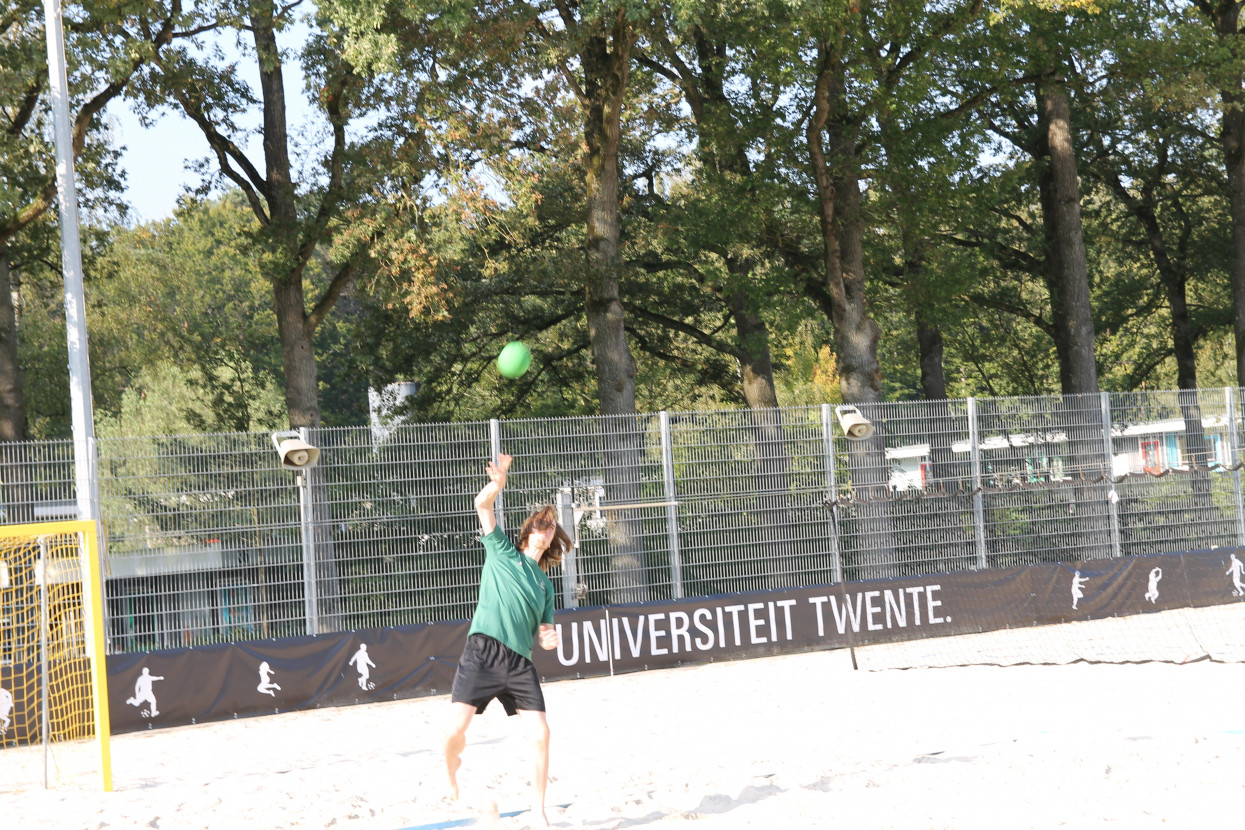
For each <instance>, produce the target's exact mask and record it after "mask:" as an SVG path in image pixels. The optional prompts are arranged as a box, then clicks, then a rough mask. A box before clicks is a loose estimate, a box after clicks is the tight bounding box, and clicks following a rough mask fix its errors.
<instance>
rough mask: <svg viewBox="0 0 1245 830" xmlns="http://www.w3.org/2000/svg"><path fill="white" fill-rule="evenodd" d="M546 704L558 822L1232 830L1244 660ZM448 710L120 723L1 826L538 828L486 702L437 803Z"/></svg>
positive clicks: (613, 687)
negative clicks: (109, 784)
mask: <svg viewBox="0 0 1245 830" xmlns="http://www.w3.org/2000/svg"><path fill="white" fill-rule="evenodd" d="M862 657H866V658H867V654H862ZM862 662H863V663H864V664H867V662H868V661H867V659H866V660H863V661H862ZM546 696H547V698H548V703H549V722H550V727H551V729H552V732H553V742H552V761H551V769H550V774H551V781H550V784H549V791H548V803H549V804H550V805H566V806H551V807H550V809H549V811H548V813H549V818H550V821H551V823H552V825H553V826H555V827H563V828H580V827H582V828H599V829H600V830H614V829H615V828H624V827H645V826H650V825H656V826H683V825H684V824H686V823H687V822H695V826H696V827H712V828H730V827H756V828H762V827H764V828H775V827H832V826H836V827H837V826H849V827H878V828H881V827H887V828H890V827H893V828H944V827H946V828H976V827H981V828H986V827H991V828H997V827H1004V826H1005V827H1034V828H1044V827H1090V826H1094V827H1097V826H1104V825H1105V826H1119V827H1130V828H1138V827H1159V826H1163V827H1212V826H1227V825H1231V824H1235V823H1237V822H1239V820H1240V819H1239V815H1240V809H1241V804H1242V798H1243V797H1245V773H1243V772H1242V770H1245V664H1240V663H1218V662H1211V661H1200V662H1195V663H1189V664H1185V665H1179V664H1172V663H1142V664H1088V663H1073V664H1070V665H1056V666H1050V665H1043V666H1032V665H1018V666H1008V667H997V666H970V667H961V668H922V669H911V670H895V669H891V670H882V671H869V670H861V671H855V670H853V669H852V666H851V661H850V658H849V656H848V653H847V652H845V651H831V652H812V653H806V654H797V655H788V656H782V657H772V658H764V659H756V660H743V661H734V662H725V663H713V664H707V665H700V666H690V667H683V668H678V669H669V670H663V671H652V672H644V673H636V674H628V675H619V676H616V677H612V678H596V679H586V680H575V681H564V682H559V683H550V684H547V685H546ZM448 705H449V704H448V697H447V696H438V697H431V698H420V699H416V700H408V701H398V702H392V703H384V704H373V705H369V706H355V707H344V708H333V709H321V710H315V711H309V712H300V713H293V714H286V715H274V716H270V717H261V718H250V719H242V720H236V721H228V722H223V723H214V724H202V725H196V726H189V727H181V728H173V729H164V730H152V731H149V732H143V733H134V734H127V735H120V736H116V737H115V738H114V739H113V742H112V751H113V770H114V781H115V790H116V791H115V792H113V793H100V792H97V791H95V790H94V788H93V786H94V782H93V781H92V780H91V779H90V778H89V777H85V776H77V775H74V774H73V773H71V772H68V771H63V772H62V779H63V780H61V781H60V782H59V783H58V788H57V789H54V790H46V791H45V790H43V789H42V788H41V787H40V786H28V787H25V788H23V789H18V790H13V789H12V788H11V785H9V784H7V783H6V784H5V785H4V788H6V791H4V792H3V793H0V797H3V800H4V803H5V808H4V812H5V816H6V821H5V822H4V824H5V826H6V827H8V826H12V827H33V826H43V827H56V828H90V830H95V828H104V827H109V828H130V827H139V828H141V827H153V828H164V829H165V830H168V828H222V827H229V828H266V829H267V828H312V827H315V828H319V827H325V828H327V827H333V828H369V830H405V828H421V830H440V828H449V827H459V826H496V827H503V828H515V830H518V828H525V827H531V826H533V824H532V815H531V813H530V812H524V813H519V814H518V815H513V816H505V817H497V816H495V812H494V811H500V812H501V813H503V814H504V813H513V812H515V811H519V810H523V809H524V808H526V807H528V806H529V797H528V769H529V761H528V758H529V750H528V745H527V742H526V738H525V737H524V735H523V731H522V729H521V728H520V726H519V724H518V723H517V722H515V721H512V720H508V719H507V718H506V717H505V716H504V713H503V712H502V710H501V708H500V707H499V706H497V705H496V704H495V705H494V706H493V707H490V709H489V710H488V711H487V712H486V713H485V714H484V715H481V716H478V717H477V718H476V719H475V721H474V722H473V724H472V728H471V731H470V733H469V735H468V745H467V749H466V751H465V753H464V755H463V760H464V766H463V769H462V771H461V773H460V783H461V785H462V787H463V801H462V802H461V803H458V804H455V803H451V802H448V801H447V800H446V799H445V798H444V794H443V793H444V775H443V772H442V769H441V758H440V754H439V740H440V735H441V732H442V730H443V724H444V719H445V717H446V715H447V709H448ZM21 752H28V750H22V751H21ZM17 757H19V756H18V755H17V754H16V753H15V752H14V751H13V750H7V751H5V752H4V753H0V765H3V764H5V763H6V762H9V761H12V760H13V759H14V758H17ZM9 778H10V776H6V779H9ZM10 817H15V818H16V819H17V821H16V822H15V823H13V824H10V823H9V821H8V818H10Z"/></svg>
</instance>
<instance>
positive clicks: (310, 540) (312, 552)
mask: <svg viewBox="0 0 1245 830" xmlns="http://www.w3.org/2000/svg"><path fill="white" fill-rule="evenodd" d="M298 435H299V438H301V439H302V440H303V441H304V442H307V441H309V439H310V437H311V435H310V433H309V432H308V430H307V428H306V427H300V428H299V430H298ZM310 472H311V471H310V470H299V471H298V472H296V473H294V484H295V486H296V487H298V524H299V530H300V534H301V537H302V542H303V605H304V606H305V607H306V609H307V633H308V634H310V635H312V636H313V637H314V636H315V635H317V634H319V633H320V598H319V588H318V587H317V585H318V583H317V582H316V577H317V574H316V537H315V528H314V527H312V509H313V508H312V504H311V476H310Z"/></svg>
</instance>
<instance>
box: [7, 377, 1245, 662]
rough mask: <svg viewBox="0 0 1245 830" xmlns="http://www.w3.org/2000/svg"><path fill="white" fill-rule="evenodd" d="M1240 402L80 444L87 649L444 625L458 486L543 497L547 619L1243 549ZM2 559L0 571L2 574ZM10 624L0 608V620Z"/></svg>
mask: <svg viewBox="0 0 1245 830" xmlns="http://www.w3.org/2000/svg"><path fill="white" fill-rule="evenodd" d="M1240 393H1241V390H1239V389H1233V388H1225V389H1212V390H1200V391H1197V392H1194V391H1187V392H1134V393H1123V394H1108V393H1102V394H1101V395H1082V396H1060V397H1034V398H977V399H974V398H969V399H962V400H946V401H918V402H899V403H883V404H875V405H868V406H862V407H860V411H861V414H862V415H863V416H864V417H865V418H867V419H868V420H869V421H870V422H871V423H872V424H873V426H874V427H875V431H874V433H873V435H872V436H871V437H870V438H868V439H866V440H848V439H847V438H845V436H844V433H843V431H842V429H841V425H840V423H839V421H838V419H837V418H836V413H835V409H834V408H833V407H831V406H828V405H827V406H820V407H802V408H790V409H780V410H765V411H756V410H739V411H735V410H733V411H716V412H685V413H667V412H659V413H652V414H642V415H638V416H635V417H623V416H613V417H591V418H547V419H539V420H513V421H499V420H494V421H483V422H471V423H450V424H411V425H392V424H390V425H386V426H385V427H384V428H376V427H358V428H332V429H320V430H313V431H304V437H305V439H306V440H308V441H309V442H310V443H312V444H315V445H317V446H319V447H320V448H321V449H322V455H321V458H320V463H319V465H318V466H316V467H313V468H310V469H309V470H304V471H297V472H291V471H287V470H283V469H281V468H280V467H279V464H278V459H277V455H276V453H275V452H274V451H273V443H272V441H271V437H270V435H269V434H267V433H246V434H215V435H176V436H155V437H141V438H111V439H101V440H100V441H99V444H98V448H99V491H100V510H101V517H102V522H103V527H104V531H105V536H106V554H105V561H104V573H105V575H106V576H105V578H106V585H107V598H108V605H107V609H106V615H107V623H106V624H107V628H108V631H109V635H110V636H109V643H108V648H109V650H110V652H111V653H126V652H143V651H149V650H154V649H161V648H176V647H183V646H188V645H200V644H207V643H215V642H230V641H244V640H256V639H266V638H272V637H283V636H291V635H303V634H316V633H321V632H328V631H340V630H356V629H363V628H377V627H384V626H392V625H401V624H407V623H418V622H430V621H436V620H448V619H461V618H465V617H467V616H469V615H470V614H471V611H472V609H473V608H474V605H475V600H476V586H477V576H478V573H479V569H480V567H481V565H482V561H483V548H482V547H481V545H480V544H479V531H478V521H477V519H476V516H475V511H474V508H473V505H472V499H473V497H474V495H475V493H476V492H478V491H479V489H480V487H481V486H482V485H483V484H484V483H485V481H486V478H485V475H484V464H485V461H486V460H487V459H489V458H492V457H495V456H496V455H497V453H499V452H506V453H509V454H510V455H513V456H514V457H515V462H514V466H513V467H512V470H511V473H510V477H509V485H508V487H507V488H506V490H505V492H504V493H503V495H502V497H501V500H500V501H499V508H500V509H499V516H500V519H501V523H502V525H503V527H505V528H506V529H508V530H510V531H511V532H512V533H513V532H514V531H515V530H517V528H518V525H519V524H520V523H521V522H522V520H523V519H524V517H525V516H526V515H527V513H528V511H529V510H530V508H532V507H533V506H535V505H538V504H554V505H555V506H557V508H558V511H559V513H560V515H561V516H562V522H563V525H564V526H566V527H567V528H568V529H570V530H573V536H574V538H575V541H576V548H575V550H574V551H573V553H572V554H571V555H569V556H567V557H566V559H565V560H564V562H563V564H562V566H560V567H559V568H558V569H557V570H556V571H555V572H554V573H553V574H552V577H553V579H554V582H555V584H557V585H560V586H561V589H562V591H561V597H560V599H559V607H562V608H569V607H576V606H588V605H599V604H604V603H627V602H644V601H650V600H660V599H671V598H682V597H697V596H709V595H715V594H723V593H733V592H739V591H747V590H755V589H765V588H783V587H793V586H798V585H818V584H830V583H835V582H839V581H842V580H848V581H857V580H865V579H877V578H886V577H895V576H914V575H922V574H933V573H944V572H951V571H960V570H967V569H983V568H999V567H1009V566H1013V565H1022V564H1030V563H1036V562H1049V561H1067V560H1085V559H1094V558H1111V557H1121V556H1138V555H1145V554H1153V553H1163V552H1172V551H1187V550H1198V549H1205V548H1211V547H1215V546H1236V545H1245V510H1243V508H1242V493H1241V472H1240V471H1241V466H1242V464H1241V457H1242V456H1241V438H1242V410H1241V402H1240V398H1241V394H1240ZM72 456H73V450H72V444H71V442H67V441H65V442H32V443H29V444H21V445H8V446H7V447H6V449H5V455H4V457H3V460H2V462H0V477H2V481H0V495H2V497H3V504H2V507H3V511H4V514H3V519H4V522H6V523H16V522H29V521H41V520H48V519H56V518H66V517H73V516H74V514H75V512H76V509H75V493H74V489H73V488H74V470H73V457H72ZM3 567H4V563H0V572H2V571H3ZM14 624H15V621H14V620H13V618H12V616H11V615H10V614H8V613H7V609H4V608H0V637H2V638H3V639H0V659H10V655H8V654H7V653H4V651H3V646H4V643H5V642H10V641H11V640H12V638H10V637H4V636H3V633H4V628H5V627H11V626H13V625H14Z"/></svg>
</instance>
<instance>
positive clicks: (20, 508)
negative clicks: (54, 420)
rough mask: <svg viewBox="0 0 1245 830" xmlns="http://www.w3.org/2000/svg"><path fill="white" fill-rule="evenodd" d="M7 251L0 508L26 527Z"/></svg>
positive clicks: (2, 254) (3, 260)
mask: <svg viewBox="0 0 1245 830" xmlns="http://www.w3.org/2000/svg"><path fill="white" fill-rule="evenodd" d="M11 277H12V274H11V272H10V270H9V252H8V248H7V247H6V246H4V245H0V292H2V293H0V297H2V298H3V302H0V506H2V507H3V508H4V511H5V521H6V522H8V523H10V524H26V523H29V522H33V521H34V518H35V511H34V495H33V494H32V493H31V492H30V490H29V488H28V487H27V482H28V481H29V479H30V467H29V459H28V458H27V449H28V447H27V445H26V443H25V442H26V440H27V438H28V436H27V434H26V396H25V392H24V391H23V388H22V371H21V364H20V362H19V359H18V331H17V319H18V315H17V308H16V306H15V303H16V302H17V296H16V295H17V291H16V289H15V287H14V286H13V284H12V282H11Z"/></svg>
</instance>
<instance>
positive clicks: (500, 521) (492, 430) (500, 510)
mask: <svg viewBox="0 0 1245 830" xmlns="http://www.w3.org/2000/svg"><path fill="white" fill-rule="evenodd" d="M488 446H489V454H490V460H491V461H496V460H497V457H498V456H499V455H501V421H499V420H497V419H496V418H490V419H489V422H488ZM504 496H505V492H504V491H503V492H501V493H498V494H497V500H496V501H494V502H493V515H494V516H496V517H497V526H498V527H500V528H501V529H502V530H503V531H504V530H505V529H506V505H505V502H504V501H503V497H504Z"/></svg>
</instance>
